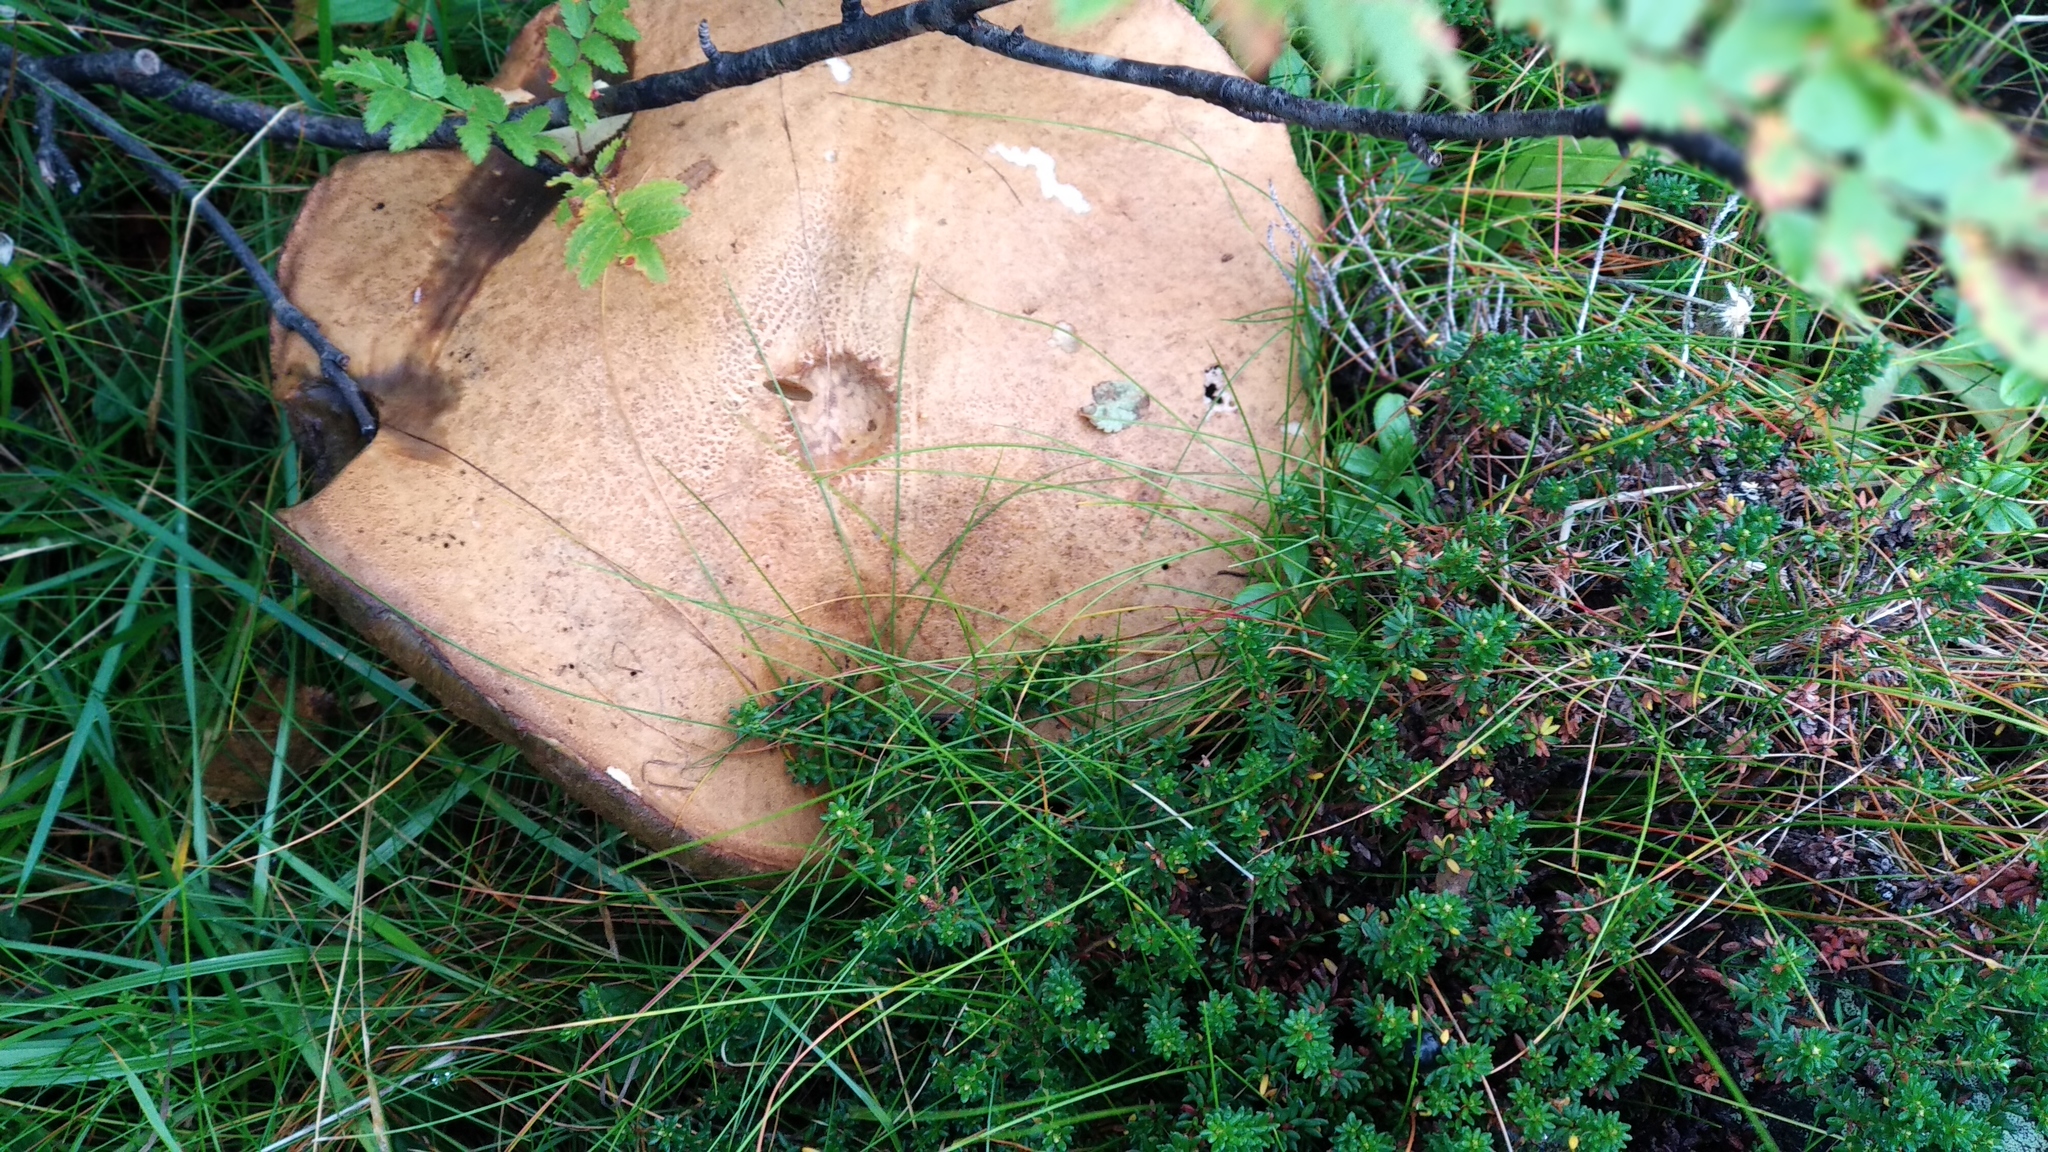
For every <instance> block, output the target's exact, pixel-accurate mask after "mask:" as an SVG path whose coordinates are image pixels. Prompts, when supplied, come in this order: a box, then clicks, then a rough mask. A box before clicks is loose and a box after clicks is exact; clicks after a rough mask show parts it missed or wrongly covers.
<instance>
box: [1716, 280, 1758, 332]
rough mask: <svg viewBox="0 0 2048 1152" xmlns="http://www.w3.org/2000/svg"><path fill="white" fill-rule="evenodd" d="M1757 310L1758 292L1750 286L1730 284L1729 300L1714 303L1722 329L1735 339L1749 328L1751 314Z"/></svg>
mask: <svg viewBox="0 0 2048 1152" xmlns="http://www.w3.org/2000/svg"><path fill="white" fill-rule="evenodd" d="M1755 310H1756V293H1755V292H1752V291H1750V290H1749V288H1748V287H1746V286H1745V287H1742V288H1737V287H1736V286H1735V285H1733V284H1730V285H1728V302H1727V303H1726V304H1716V305H1714V319H1715V320H1717V321H1719V322H1720V325H1721V331H1722V332H1724V333H1726V334H1727V335H1729V336H1733V337H1734V338H1735V339H1737V340H1740V339H1742V334H1743V333H1744V332H1746V331H1748V330H1749V314H1750V313H1751V312H1754V311H1755Z"/></svg>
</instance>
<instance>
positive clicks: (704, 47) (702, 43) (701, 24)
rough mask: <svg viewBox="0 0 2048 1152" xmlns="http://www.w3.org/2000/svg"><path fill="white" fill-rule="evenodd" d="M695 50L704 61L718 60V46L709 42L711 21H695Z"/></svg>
mask: <svg viewBox="0 0 2048 1152" xmlns="http://www.w3.org/2000/svg"><path fill="white" fill-rule="evenodd" d="M697 50H698V51H699V52H702V53H704V58H705V59H706V60H716V59H718V45H716V44H713V43H712V42H711V21H709V20H699V21H697Z"/></svg>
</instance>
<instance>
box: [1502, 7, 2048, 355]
mask: <svg viewBox="0 0 2048 1152" xmlns="http://www.w3.org/2000/svg"><path fill="white" fill-rule="evenodd" d="M1494 12H1495V16H1496V18H1497V19H1499V20H1500V21H1501V22H1502V23H1503V24H1525V25H1529V26H1531V27H1533V28H1534V29H1535V30H1536V31H1537V32H1539V33H1540V34H1542V35H1544V36H1546V37H1548V38H1549V39H1550V40H1551V42H1552V43H1553V44H1554V46H1555V47H1556V50H1557V52H1558V54H1559V56H1560V57H1562V58H1564V59H1566V60H1569V61H1572V62H1574V63H1578V64H1584V65H1587V66H1590V67H1593V68H1598V69H1601V70H1603V71H1606V72H1609V73H1611V74H1613V75H1614V76H1615V77H1616V86H1615V88H1614V95H1613V99H1612V102H1611V105H1610V107H1611V110H1612V114H1613V116H1614V118H1615V119H1616V120H1617V121H1618V122H1620V123H1623V124H1627V125H1631V126H1637V127H1642V128H1648V129H1653V130H1666V131H1699V130H1718V129H1723V128H1726V127H1729V126H1739V127H1744V128H1746V129H1747V130H1748V144H1747V150H1748V159H1749V170H1750V175H1751V191H1752V192H1753V193H1754V195H1755V197H1756V199H1757V201H1758V203H1759V204H1761V205H1762V206H1763V208H1764V209H1765V211H1766V212H1767V213H1768V217H1767V220H1766V224H1765V231H1766V236H1767V238H1768V239H1769V241H1770V246H1771V251H1772V254H1773V256H1774V257H1775V258H1776V260H1777V263H1778V265H1779V267H1780V269H1781V270H1782V271H1783V272H1784V273H1785V274H1786V276H1787V277H1788V278H1790V279H1791V280H1793V281H1794V282H1795V283H1797V284H1799V285H1800V287H1802V288H1804V289H1806V290H1807V291H1809V292H1811V293H1813V294H1814V295H1815V296H1817V297H1819V298H1821V299H1824V300H1827V301H1829V302H1830V303H1831V304H1832V305H1833V306H1834V307H1835V308H1837V309H1838V310H1840V311H1842V312H1844V313H1847V314H1850V315H1855V314H1857V309H1856V306H1855V300H1854V293H1855V289H1856V288H1857V286H1858V285H1860V284H1861V283H1862V282H1863V281H1864V280H1866V279H1867V278H1869V277H1871V276H1875V275H1878V274H1881V273H1883V272H1885V271H1886V270H1888V269H1891V268H1894V267H1896V266H1897V265H1898V263H1899V261H1900V260H1901V259H1902V258H1903V257H1904V256H1905V252H1906V247H1907V245H1908V244H1910V243H1911V242H1912V241H1913V239H1914V238H1915V236H1917V235H1918V234H1919V233H1920V231H1921V229H1922V228H1930V229H1934V230H1938V231H1939V232H1940V233H1941V234H1942V243H1943V249H1944V255H1945V256H1946V258H1947V263H1948V264H1949V266H1950V268H1951V269H1952V270H1953V271H1954V273H1955V276H1956V284H1957V288H1958V290H1959V292H1960V294H1961V296H1962V298H1963V300H1964V301H1965V302H1966V303H1967V304H1969V305H1970V306H1971V308H1972V309H1974V311H1975V314H1976V322H1977V325H1978V327H1979V328H1980V329H1981V331H1982V332H1983V334H1984V335H1985V336H1986V337H1988V338H1989V339H1990V341H1991V342H1992V343H1993V344H1994V345H1995V346H1996V347H1998V348H1999V349H2000V350H2001V351H2002V352H2004V353H2005V354H2006V355H2007V356H2009V357H2010V358H2011V360H2012V362H2013V363H2014V364H2015V365H2017V366H2019V367H2020V368H2023V369H2025V370H2027V371H2028V372H2030V373H2032V374H2033V375H2034V376H2037V377H2038V376H2048V280H2044V279H2043V278H2042V277H2041V276H2040V275H2039V273H2038V272H2037V271H2036V269H2037V268H2038V267H2039V265H2040V259H2041V256H2042V255H2043V254H2044V253H2048V183H2044V180H2043V176H2044V174H2043V173H2042V172H2041V171H2039V170H2029V169H2027V168H2026V167H2024V166H2023V164H2022V160H2021V155H2020V150H2019V147H2018V145H2017V143H2016V141H2015V140H2014V139H2013V137H2012V135H2011V133H2010V132H2008V131H2007V130H2006V129H2005V128H2004V127H2003V126H2001V125H2000V124H1999V123H1998V122H1997V121H1996V120H1994V119H1992V118H1991V117H1990V116H1989V115H1987V114H1985V113H1984V112H1982V111H1981V110H1977V109H1971V108H1966V107H1963V106H1961V105H1959V104H1958V103H1957V102H1956V101H1955V100H1953V99H1951V98H1950V97H1949V96H1948V95H1947V94H1946V93H1943V92H1939V91H1936V90H1935V89H1933V88H1931V87H1929V86H1928V85H1926V84H1923V83H1920V82H1919V81H1916V80H1913V79H1911V78H1909V77H1907V76H1905V75H1903V74H1901V73H1900V72H1899V71H1898V70H1897V69H1895V68H1894V67H1892V65H1891V64H1890V63H1889V62H1888V61H1887V59H1886V52H1887V36H1886V28H1885V25H1884V22H1883V19H1882V18H1881V17H1880V16H1879V15H1878V14H1877V13H1876V12H1873V11H1872V10H1870V9H1869V8H1868V7H1867V6H1866V5H1864V4H1861V3H1858V2H1857V0H1814V2H1812V3H1804V4H1782V3H1771V2H1767V0H1741V2H1739V3H1734V4H1728V5H1708V4H1707V3H1705V0H1621V2H1619V3H1616V2H1611V0H1498V2H1497V3H1496V4H1495V6H1494Z"/></svg>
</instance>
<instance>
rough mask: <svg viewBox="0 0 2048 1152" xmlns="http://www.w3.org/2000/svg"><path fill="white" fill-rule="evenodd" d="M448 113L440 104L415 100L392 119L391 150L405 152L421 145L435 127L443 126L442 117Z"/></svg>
mask: <svg viewBox="0 0 2048 1152" xmlns="http://www.w3.org/2000/svg"><path fill="white" fill-rule="evenodd" d="M447 115H448V113H447V111H446V110H445V109H443V108H442V107H441V106H440V105H439V104H435V103H432V102H430V101H426V100H414V101H413V102H412V103H410V104H408V105H406V108H405V111H403V112H400V113H399V114H398V116H397V118H395V119H393V120H392V121H391V150H392V151H393V152H403V151H405V150H406V149H408V148H417V147H419V146H420V143H421V142H422V141H424V140H425V139H426V138H427V137H428V136H431V135H433V132H434V129H436V128H439V127H440V126H441V120H442V118H443V117H445V116H447Z"/></svg>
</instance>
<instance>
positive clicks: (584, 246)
mask: <svg viewBox="0 0 2048 1152" xmlns="http://www.w3.org/2000/svg"><path fill="white" fill-rule="evenodd" d="M625 244H626V233H625V230H624V229H622V228H620V227H619V217H618V214H617V213H615V212H613V211H612V206H611V203H610V202H609V201H607V200H605V199H604V197H603V196H602V195H598V196H592V197H591V198H589V199H588V200H585V201H584V202H583V209H582V219H581V220H579V221H577V224H576V227H575V229H574V230H573V231H571V232H570V233H569V240H568V242H567V244H566V246H565V247H564V249H563V255H564V256H565V257H566V258H567V260H568V263H569V270H570V271H572V272H574V273H576V283H577V284H579V285H581V286H582V287H585V288H588V287H590V286H591V285H592V284H595V283H597V281H598V279H599V278H600V277H602V276H603V275H604V273H605V269H607V268H610V267H611V266H612V262H613V261H614V260H617V259H618V258H619V254H620V252H622V251H623V250H624V248H625Z"/></svg>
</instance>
